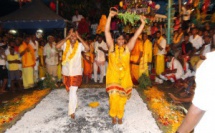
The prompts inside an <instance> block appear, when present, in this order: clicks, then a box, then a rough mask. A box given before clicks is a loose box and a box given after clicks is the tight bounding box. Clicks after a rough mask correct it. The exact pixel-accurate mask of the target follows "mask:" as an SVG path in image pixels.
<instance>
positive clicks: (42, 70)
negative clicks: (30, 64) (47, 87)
mask: <svg viewBox="0 0 215 133" xmlns="http://www.w3.org/2000/svg"><path fill="white" fill-rule="evenodd" d="M43 49H44V47H39V49H38V55H39V60H40V63H41V64H40V65H39V78H42V77H45V70H44V67H43V66H44V64H43V63H44V61H43Z"/></svg>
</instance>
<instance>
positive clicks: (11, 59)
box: [7, 47, 22, 92]
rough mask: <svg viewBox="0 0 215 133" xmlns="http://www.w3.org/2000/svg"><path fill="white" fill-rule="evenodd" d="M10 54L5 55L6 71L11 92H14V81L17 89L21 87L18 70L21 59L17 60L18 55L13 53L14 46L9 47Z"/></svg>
mask: <svg viewBox="0 0 215 133" xmlns="http://www.w3.org/2000/svg"><path fill="white" fill-rule="evenodd" d="M9 50H10V54H9V55H7V61H8V73H9V76H10V80H11V90H12V92H15V83H17V85H18V89H21V88H22V84H21V82H22V81H21V80H20V78H21V74H20V70H19V64H21V61H20V60H19V55H18V54H15V49H14V47H10V49H9Z"/></svg>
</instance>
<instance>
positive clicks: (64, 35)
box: [64, 27, 67, 38]
mask: <svg viewBox="0 0 215 133" xmlns="http://www.w3.org/2000/svg"><path fill="white" fill-rule="evenodd" d="M66 31H67V30H66V27H65V28H64V38H65V37H66Z"/></svg>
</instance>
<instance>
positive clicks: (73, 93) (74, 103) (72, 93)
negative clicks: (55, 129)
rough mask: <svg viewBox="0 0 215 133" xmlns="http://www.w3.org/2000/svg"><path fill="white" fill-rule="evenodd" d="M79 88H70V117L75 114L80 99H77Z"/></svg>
mask: <svg viewBox="0 0 215 133" xmlns="http://www.w3.org/2000/svg"><path fill="white" fill-rule="evenodd" d="M77 89H78V87H77V86H70V87H69V107H68V115H69V116H70V115H71V114H73V113H75V110H76V107H77V102H78V97H77V93H76V92H77Z"/></svg>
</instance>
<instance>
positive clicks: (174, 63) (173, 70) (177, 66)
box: [155, 53, 184, 83]
mask: <svg viewBox="0 0 215 133" xmlns="http://www.w3.org/2000/svg"><path fill="white" fill-rule="evenodd" d="M166 61H167V62H168V70H166V71H164V72H163V73H162V74H161V75H159V78H158V77H156V78H155V82H157V83H163V80H165V81H167V80H170V81H171V82H175V81H176V80H178V79H180V78H181V77H182V75H183V74H184V70H183V67H182V65H181V63H180V62H179V61H178V60H177V59H176V58H175V57H174V56H173V55H172V54H171V53H168V54H167V55H166Z"/></svg>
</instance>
